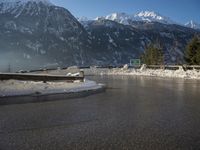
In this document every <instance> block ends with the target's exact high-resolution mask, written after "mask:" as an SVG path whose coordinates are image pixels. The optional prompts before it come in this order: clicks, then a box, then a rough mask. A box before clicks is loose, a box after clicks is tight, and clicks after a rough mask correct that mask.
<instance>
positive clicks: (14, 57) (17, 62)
mask: <svg viewBox="0 0 200 150" xmlns="http://www.w3.org/2000/svg"><path fill="white" fill-rule="evenodd" d="M0 20H1V21H0V71H8V70H12V71H17V70H21V69H23V70H30V69H38V68H52V67H56V66H60V67H67V66H71V65H78V66H90V65H122V64H125V63H129V61H130V59H133V58H139V57H140V55H141V54H142V53H143V51H144V49H145V48H146V46H147V45H148V44H149V43H151V42H159V43H160V44H161V45H162V47H163V49H164V54H165V62H166V63H168V64H169V63H170V64H174V63H177V62H183V61H184V60H183V52H184V49H185V46H186V44H187V43H188V42H189V41H190V40H191V38H192V37H193V36H194V35H200V31H199V30H196V29H192V28H188V27H186V26H183V25H179V24H176V23H175V22H173V21H171V20H170V19H169V18H167V17H163V16H161V15H158V14H156V13H153V12H145V11H144V12H141V13H138V14H136V15H133V16H130V15H127V14H124V13H121V14H117V13H115V14H112V15H109V16H106V17H100V18H98V19H96V20H87V18H80V19H79V21H80V22H79V21H78V20H77V19H76V18H75V17H74V16H73V15H72V14H71V13H70V12H69V11H68V10H67V9H65V8H62V7H58V6H55V5H53V4H52V3H51V2H49V1H48V0H0ZM187 26H188V25H187ZM192 27H195V28H196V26H194V24H193V26H192Z"/></svg>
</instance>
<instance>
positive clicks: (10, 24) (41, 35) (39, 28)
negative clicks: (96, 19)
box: [0, 1, 90, 68]
mask: <svg viewBox="0 0 200 150" xmlns="http://www.w3.org/2000/svg"><path fill="white" fill-rule="evenodd" d="M0 12H1V13H0V20H1V21H0V45H1V48H0V52H1V56H0V57H1V59H0V61H1V64H5V65H9V64H10V65H11V66H13V67H18V68H21V66H23V67H22V68H29V67H31V68H38V67H43V66H52V65H53V64H54V65H53V66H55V65H56V64H57V65H59V66H67V65H74V64H76V65H83V64H86V63H88V58H87V55H86V54H87V52H86V51H85V50H87V49H90V43H89V41H88V34H87V32H86V31H85V29H84V28H83V26H82V25H81V24H80V23H79V22H78V21H77V20H76V19H75V18H74V17H73V16H72V15H71V13H70V12H69V11H67V10H66V9H64V8H61V7H57V6H54V5H51V4H50V3H47V2H46V1H25V2H23V3H14V2H4V3H1V4H0Z"/></svg>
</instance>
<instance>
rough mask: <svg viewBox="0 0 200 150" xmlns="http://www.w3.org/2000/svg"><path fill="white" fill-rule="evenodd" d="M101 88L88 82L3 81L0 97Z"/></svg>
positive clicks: (74, 91) (101, 86) (0, 84)
mask: <svg viewBox="0 0 200 150" xmlns="http://www.w3.org/2000/svg"><path fill="white" fill-rule="evenodd" d="M103 86H104V85H102V84H97V83H96V82H94V81H90V80H85V82H74V83H68V82H47V83H43V82H32V81H17V80H7V81H6V80H5V81H0V97H7V96H25V95H48V94H60V93H77V92H84V91H90V90H97V89H101V88H103Z"/></svg>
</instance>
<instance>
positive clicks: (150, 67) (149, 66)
mask: <svg viewBox="0 0 200 150" xmlns="http://www.w3.org/2000/svg"><path fill="white" fill-rule="evenodd" d="M180 67H182V68H183V69H184V70H193V69H196V70H200V66H198V65H191V66H190V65H147V68H148V69H168V70H178V69H179V68H180Z"/></svg>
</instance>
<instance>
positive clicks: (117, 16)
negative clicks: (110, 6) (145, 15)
mask: <svg viewBox="0 0 200 150" xmlns="http://www.w3.org/2000/svg"><path fill="white" fill-rule="evenodd" d="M105 19H107V20H112V21H116V22H118V23H121V24H126V25H127V24H128V20H129V19H130V15H128V14H126V13H112V14H110V15H108V16H106V17H105Z"/></svg>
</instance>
